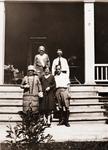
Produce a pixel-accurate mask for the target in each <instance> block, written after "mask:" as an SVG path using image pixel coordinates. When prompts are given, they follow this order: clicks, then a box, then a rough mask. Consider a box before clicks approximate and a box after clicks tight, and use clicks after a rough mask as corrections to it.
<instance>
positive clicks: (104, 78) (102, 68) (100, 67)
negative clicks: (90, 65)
mask: <svg viewBox="0 0 108 150" xmlns="http://www.w3.org/2000/svg"><path fill="white" fill-rule="evenodd" d="M95 81H96V82H108V64H95Z"/></svg>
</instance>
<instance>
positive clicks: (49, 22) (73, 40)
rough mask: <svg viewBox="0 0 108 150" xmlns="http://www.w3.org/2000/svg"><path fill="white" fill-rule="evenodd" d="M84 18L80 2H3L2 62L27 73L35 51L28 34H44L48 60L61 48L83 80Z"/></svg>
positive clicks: (40, 35)
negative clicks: (3, 36) (4, 49)
mask: <svg viewBox="0 0 108 150" xmlns="http://www.w3.org/2000/svg"><path fill="white" fill-rule="evenodd" d="M83 18H84V14H83V3H69V2H68V3H66V2H65V3H18V2H6V52H5V64H6V65H7V64H13V65H14V66H15V67H16V68H18V69H19V70H23V71H24V72H25V73H26V70H27V65H28V64H29V63H32V62H33V59H34V58H33V56H34V55H35V53H36V52H37V47H34V46H33V45H37V44H33V45H32V44H31V45H30V38H31V37H46V43H45V45H46V50H47V52H48V55H49V57H50V60H51V63H52V61H53V59H54V58H55V57H56V51H57V49H58V48H61V49H62V50H63V56H64V57H65V58H67V60H68V61H69V63H70V65H74V66H77V67H76V68H77V71H76V77H77V79H78V80H79V81H80V82H81V83H84V20H83ZM32 41H33V40H32ZM31 43H32V42H31ZM35 48H36V50H35ZM30 49H32V50H31V51H32V54H31V51H30ZM28 56H29V57H30V58H29V57H28ZM70 60H71V61H70ZM72 72H73V71H72Z"/></svg>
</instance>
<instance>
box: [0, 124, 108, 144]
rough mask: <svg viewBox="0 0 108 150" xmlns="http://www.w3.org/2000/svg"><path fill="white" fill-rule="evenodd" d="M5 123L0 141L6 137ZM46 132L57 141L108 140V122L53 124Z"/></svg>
mask: <svg viewBox="0 0 108 150" xmlns="http://www.w3.org/2000/svg"><path fill="white" fill-rule="evenodd" d="M6 130H7V127H6V126H5V125H0V143H4V141H5V140H7V139H6V135H7V133H6ZM45 134H50V135H52V139H53V140H54V141H55V142H64V141H73V142H74V141H108V124H96V123H95V124H92V123H91V124H87V123H86V124H77V123H73V124H71V126H70V127H66V126H64V125H62V126H57V125H53V124H52V125H51V127H49V128H46V130H45Z"/></svg>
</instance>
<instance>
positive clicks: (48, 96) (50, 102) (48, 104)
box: [40, 74, 56, 113]
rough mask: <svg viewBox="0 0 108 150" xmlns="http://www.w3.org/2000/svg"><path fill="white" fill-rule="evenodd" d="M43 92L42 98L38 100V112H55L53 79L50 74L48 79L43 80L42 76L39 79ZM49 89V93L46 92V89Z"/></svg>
mask: <svg viewBox="0 0 108 150" xmlns="http://www.w3.org/2000/svg"><path fill="white" fill-rule="evenodd" d="M40 81H41V84H42V90H43V95H44V96H43V98H42V99H40V112H41V113H51V111H53V110H55V106H56V105H55V104H56V103H55V96H54V92H55V87H56V83H55V79H54V76H53V75H52V74H50V76H49V77H48V78H45V76H44V75H43V76H42V77H41V79H40ZM47 87H50V90H49V91H46V88H47Z"/></svg>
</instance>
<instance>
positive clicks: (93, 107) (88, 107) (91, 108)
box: [69, 105, 101, 111]
mask: <svg viewBox="0 0 108 150" xmlns="http://www.w3.org/2000/svg"><path fill="white" fill-rule="evenodd" d="M69 109H70V111H71V110H94V109H101V106H100V105H98V106H97V105H93V106H77V107H76V106H70V107H69Z"/></svg>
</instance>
